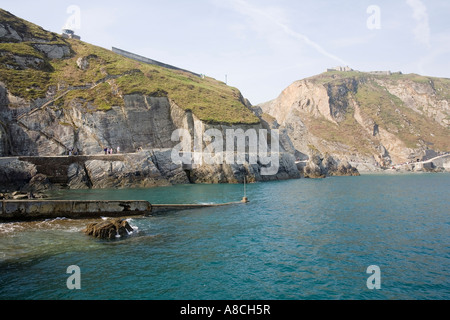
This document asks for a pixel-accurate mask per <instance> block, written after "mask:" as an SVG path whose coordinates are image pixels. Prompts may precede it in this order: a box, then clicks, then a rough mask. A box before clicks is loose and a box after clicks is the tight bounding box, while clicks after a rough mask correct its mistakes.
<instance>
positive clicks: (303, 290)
mask: <svg viewBox="0 0 450 320" xmlns="http://www.w3.org/2000/svg"><path fill="white" fill-rule="evenodd" d="M244 194H245V195H246V196H247V197H248V199H249V200H250V202H249V203H246V204H244V203H236V204H231V205H228V206H225V207H211V208H202V209H192V210H185V211H177V212H169V213H165V214H161V215H155V216H148V217H128V218H127V220H128V222H129V224H130V225H131V226H132V227H133V229H134V231H133V232H132V233H130V234H129V235H128V236H126V237H122V238H116V239H114V240H99V239H95V238H92V237H89V236H87V235H85V234H84V233H83V230H84V228H85V227H86V226H87V225H88V224H90V223H92V222H93V221H92V220H71V219H65V218H59V219H55V220H46V221H38V222H26V223H3V224H0V300H292V301H294V300H447V299H450V174H445V173H441V174H396V175H394V174H388V175H384V174H372V175H362V176H360V177H330V178H326V179H318V180H312V179H299V180H287V181H275V182H264V183H254V184H247V185H245V186H244V185H242V184H220V185H177V186H170V187H160V188H153V189H125V190H66V191H59V192H55V193H52V194H51V197H52V198H54V199H73V200H77V199H81V200H148V201H150V202H151V203H153V204H209V203H228V202H239V201H240V200H241V199H242V198H243V196H244ZM95 221H97V220H95Z"/></svg>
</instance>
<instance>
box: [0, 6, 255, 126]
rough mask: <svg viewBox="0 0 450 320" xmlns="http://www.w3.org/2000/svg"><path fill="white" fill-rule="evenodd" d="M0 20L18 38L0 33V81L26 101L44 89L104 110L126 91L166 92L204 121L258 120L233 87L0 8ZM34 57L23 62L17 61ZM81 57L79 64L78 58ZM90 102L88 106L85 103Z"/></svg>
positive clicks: (119, 101)
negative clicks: (59, 52) (61, 51)
mask: <svg viewBox="0 0 450 320" xmlns="http://www.w3.org/2000/svg"><path fill="white" fill-rule="evenodd" d="M0 24H1V25H3V26H4V27H5V30H8V28H9V29H13V30H14V31H15V32H16V33H17V35H19V36H20V37H21V39H17V37H3V38H0V81H1V82H3V83H4V84H5V85H6V87H7V89H8V91H9V92H10V93H11V94H13V95H14V96H17V97H21V98H24V99H25V100H27V101H31V100H35V99H37V98H45V97H46V96H47V95H48V92H49V90H53V91H55V90H57V91H59V92H58V93H56V96H58V95H59V94H63V93H65V91H66V90H67V89H68V88H71V90H70V92H67V93H66V94H65V95H64V96H63V97H61V98H60V99H58V100H57V101H56V102H55V106H56V107H64V106H68V105H69V104H72V103H74V102H76V103H78V104H79V105H80V106H84V107H85V110H86V111H88V110H89V111H91V112H92V111H95V110H97V111H108V110H109V109H110V108H111V107H112V106H123V105H124V100H123V97H124V96H125V95H130V94H143V95H148V96H157V97H167V98H169V99H170V100H171V101H173V102H174V103H176V104H177V105H178V106H179V107H181V108H183V109H184V110H190V111H192V112H193V113H194V114H195V115H196V116H197V117H198V118H199V119H200V120H202V121H205V122H208V123H224V124H257V123H259V121H260V120H259V119H258V118H257V117H256V116H255V115H254V114H253V113H252V112H251V111H250V110H249V109H248V107H247V106H246V105H245V102H244V99H243V97H242V95H241V93H240V92H239V90H238V89H236V88H233V87H229V86H227V85H225V84H224V83H222V82H219V81H217V80H215V79H212V78H208V77H206V78H204V79H202V78H199V77H196V76H194V75H192V74H190V73H186V72H182V71H175V70H170V69H166V68H163V67H158V66H153V65H147V64H144V63H139V62H137V61H134V60H131V59H128V58H125V57H122V56H120V55H118V54H115V53H113V52H112V51H110V50H107V49H104V48H100V47H97V46H94V45H91V44H88V43H85V42H82V41H77V40H71V39H63V38H62V37H60V36H59V35H57V34H55V33H51V32H48V31H45V30H43V29H42V28H40V27H38V26H36V25H34V24H32V23H29V22H27V21H25V20H22V19H19V18H17V17H15V16H13V15H12V14H10V13H8V12H6V11H4V10H1V9H0ZM42 43H45V44H48V45H52V46H55V47H57V46H60V47H66V48H68V49H69V51H70V52H71V54H70V56H69V57H66V56H65V57H63V58H60V59H50V58H48V56H46V55H45V53H44V52H42V51H40V50H38V48H37V47H36V45H37V44H42ZM24 59H38V60H36V61H37V62H35V64H33V65H26V66H25V67H24V66H23V65H21V64H20V63H18V62H17V61H19V60H20V61H23V60H24ZM81 61H84V62H85V65H84V66H85V67H83V68H80V66H79V63H80V62H81ZM88 106H89V108H87V107H88Z"/></svg>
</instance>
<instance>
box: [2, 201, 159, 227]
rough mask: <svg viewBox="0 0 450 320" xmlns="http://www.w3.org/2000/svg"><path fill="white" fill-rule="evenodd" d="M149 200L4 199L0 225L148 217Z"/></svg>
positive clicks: (150, 207)
mask: <svg viewBox="0 0 450 320" xmlns="http://www.w3.org/2000/svg"><path fill="white" fill-rule="evenodd" d="M151 212H152V206H151V204H150V203H149V202H148V201H72V200H29V201H24V200H2V201H0V222H7V221H34V220H44V219H56V218H70V219H82V218H83V219H91V218H92V219H94V218H101V217H126V216H137V215H147V214H150V213H151Z"/></svg>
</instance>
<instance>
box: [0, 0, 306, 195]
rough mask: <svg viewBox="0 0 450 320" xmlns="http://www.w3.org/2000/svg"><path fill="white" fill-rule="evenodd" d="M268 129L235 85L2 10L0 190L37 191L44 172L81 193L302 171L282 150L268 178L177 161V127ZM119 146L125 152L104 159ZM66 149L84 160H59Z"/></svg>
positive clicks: (197, 133) (248, 170)
mask: <svg viewBox="0 0 450 320" xmlns="http://www.w3.org/2000/svg"><path fill="white" fill-rule="evenodd" d="M263 128H266V129H270V128H268V127H267V126H265V125H264V123H263V122H262V121H261V120H260V119H259V118H258V117H257V116H256V115H255V114H254V113H253V112H252V111H251V110H250V103H249V102H248V101H247V100H246V99H245V98H244V97H243V96H242V95H241V93H240V92H239V91H238V90H237V89H236V88H232V87H229V86H227V85H225V84H224V83H221V82H219V81H216V80H214V79H212V78H208V77H206V78H201V77H198V76H195V75H194V74H192V73H187V72H183V71H180V70H170V69H167V68H163V67H159V66H154V65H147V64H144V63H139V62H137V61H134V60H131V59H128V58H125V57H122V56H120V55H118V54H115V53H113V52H111V51H109V50H106V49H103V48H99V47H95V46H92V45H90V44H87V43H84V42H81V41H77V40H71V39H63V38H61V37H60V36H59V35H57V34H54V33H50V32H47V31H45V30H43V29H42V28H40V27H38V26H36V25H33V24H31V23H29V22H27V21H25V20H22V19H19V18H17V17H14V16H13V15H11V14H10V13H8V12H6V11H3V10H1V9H0V157H10V159H9V160H8V159H5V160H4V161H3V165H2V167H1V170H0V182H1V183H2V187H3V188H8V186H12V188H18V187H21V188H23V187H25V189H27V188H31V189H33V188H35V187H36V186H35V182H38V180H39V181H40V180H42V176H40V175H44V176H45V177H47V178H48V179H49V181H50V182H51V183H52V184H55V185H57V186H63V187H69V188H74V189H78V188H90V187H92V188H114V187H127V188H129V187H149V186H158V185H169V184H176V183H190V182H192V183H211V182H213V183H237V182H242V181H243V179H244V176H247V178H248V179H249V180H251V181H263V180H275V179H289V178H298V177H300V174H299V172H298V170H297V167H296V165H295V158H294V156H293V155H292V154H289V153H285V152H284V150H283V149H282V150H281V151H282V152H281V160H280V170H279V171H278V173H277V174H274V175H271V176H264V175H261V169H262V168H263V167H264V166H263V165H262V164H249V163H248V162H245V163H244V164H228V163H226V164H217V165H206V164H199V165H194V166H186V165H182V164H179V163H174V162H173V160H172V158H171V151H172V148H174V147H175V146H176V145H177V144H179V143H180V141H172V134H173V133H174V131H175V130H177V129H185V130H186V131H187V132H188V133H189V134H190V136H191V138H192V140H194V139H195V138H196V137H202V136H203V134H204V133H205V132H206V131H207V130H209V129H217V130H218V131H219V132H221V133H222V135H223V136H224V137H225V136H226V130H227V129H234V130H236V129H242V130H243V131H244V132H245V131H247V130H249V129H255V130H256V131H258V130H260V129H263ZM206 144H207V143H206V142H203V144H202V147H205V146H206ZM117 147H119V148H120V153H121V155H120V156H119V157H116V158H111V157H106V156H105V157H100V158H98V156H101V155H104V151H103V150H104V149H105V148H113V149H114V150H117ZM69 150H74V152H77V153H78V155H79V157H78V158H73V157H69V158H67V159H64V158H57V157H58V156H62V155H66V156H67V155H68V153H69ZM138 150H139V152H137V151H138ZM30 156H34V157H46V158H41V159H43V160H39V158H31V157H30ZM80 156H82V157H86V158H82V157H80ZM115 156H116V155H115ZM35 177H38V178H39V179H38V178H36V179H34V178H35ZM15 178H17V179H15ZM44 180H45V179H44ZM29 183H31V184H30V185H28V184H29ZM37 184H39V183H37ZM41 187H42V186H39V185H38V189H39V188H41Z"/></svg>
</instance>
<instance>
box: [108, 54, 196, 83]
mask: <svg viewBox="0 0 450 320" xmlns="http://www.w3.org/2000/svg"><path fill="white" fill-rule="evenodd" d="M112 52H114V53H117V54H120V55H121V56H124V57H127V58H130V59H133V60H136V61H139V62H143V63H147V64H152V65H155V66H159V67H163V68H167V69H172V70H179V71H184V72H188V73H190V74H193V75H195V76H197V77H201V75H200V74H197V73H194V72H191V71H187V70H184V69H180V68H178V67H174V66H171V65H169V64H165V63H162V62H159V61H156V60H152V59H149V58H146V57H143V56H140V55H137V54H135V53H131V52H128V51H125V50H122V49H118V48H114V47H113V48H112Z"/></svg>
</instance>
